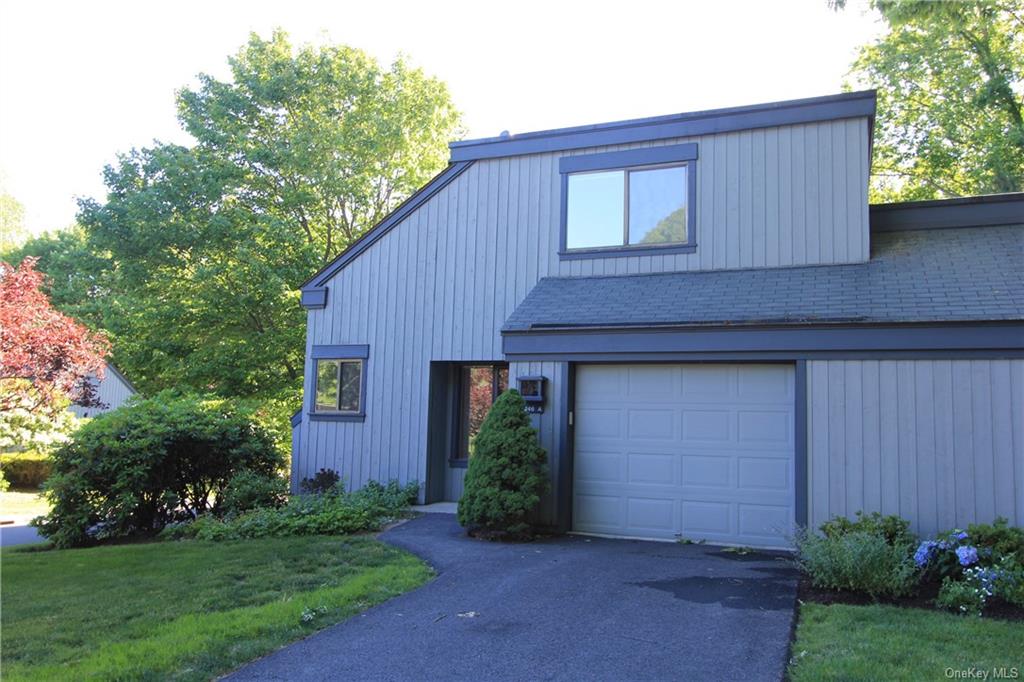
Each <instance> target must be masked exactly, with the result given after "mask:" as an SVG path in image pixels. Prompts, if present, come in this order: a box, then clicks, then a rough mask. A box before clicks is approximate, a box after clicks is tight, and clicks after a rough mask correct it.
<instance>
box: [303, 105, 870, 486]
mask: <svg viewBox="0 0 1024 682" xmlns="http://www.w3.org/2000/svg"><path fill="white" fill-rule="evenodd" d="M819 138H828V139H830V140H833V142H832V143H831V144H829V145H828V146H827V147H821V146H819V145H816V144H808V140H818V139H819ZM683 142H696V143H697V145H698V154H699V159H698V161H697V162H696V164H697V165H696V169H697V170H696V172H697V195H696V196H697V225H696V230H697V232H696V238H697V250H696V252H695V253H690V254H671V255H656V256H631V257H628V258H606V259H593V260H566V261H562V260H560V258H559V256H558V248H559V230H560V225H559V215H560V201H561V184H560V176H559V173H558V160H559V158H560V157H561V156H566V155H571V154H584V153H595V152H603V151H617V150H623V149H629V148H637V147H644V146H656V145H662V144H666V145H667V144H679V143H683ZM866 154H867V122H866V119H863V118H859V119H848V120H840V121H832V122H827V123H810V124H803V125H796V126H786V127H780V128H768V129H764V130H753V131H742V132H736V133H728V134H722V135H705V136H699V137H695V138H684V139H673V140H664V141H659V142H657V143H653V144H652V143H643V144H635V145H621V146H609V147H600V148H594V149H585V150H576V151H572V152H564V153H552V154H535V155H529V156H522V157H514V158H504V159H491V160H484V161H477V162H475V163H474V164H473V165H472V166H470V167H469V168H468V169H467V170H466V171H465V172H464V173H463V174H462V175H460V176H459V177H458V178H456V179H455V180H454V181H453V182H452V183H451V184H449V185H448V186H447V187H445V188H443V189H442V190H440V191H439V192H438V193H437V194H435V195H434V196H433V197H432V198H431V199H430V200H429V201H427V202H426V203H425V204H424V205H423V206H421V207H420V208H419V209H418V210H416V211H415V212H413V213H412V214H411V215H410V216H409V217H408V218H406V219H405V220H404V221H403V222H402V223H401V224H400V225H398V226H397V227H395V228H394V229H392V230H391V231H390V232H388V233H387V234H386V235H384V236H383V237H382V238H381V239H379V240H378V241H377V242H375V243H374V244H373V245H372V246H370V247H369V248H368V249H367V251H366V252H365V253H364V254H363V255H361V256H360V257H359V258H357V259H356V260H355V261H353V262H352V263H350V264H349V265H348V266H347V267H346V268H344V269H343V270H341V271H340V272H339V273H338V274H337V275H336V276H335V277H334V278H333V279H332V280H331V281H330V282H328V285H327V286H328V295H327V306H326V307H325V308H323V309H319V310H310V311H309V313H308V316H307V321H308V322H307V346H306V357H307V362H306V377H305V396H306V397H305V405H304V411H305V412H306V413H307V414H308V412H309V411H310V410H311V407H312V405H311V402H312V392H313V375H312V366H311V363H310V362H309V361H308V358H309V357H310V351H311V348H312V346H313V345H326V344H357V343H358V344H369V346H370V356H369V358H368V360H367V363H366V368H365V371H366V372H367V382H366V396H365V397H364V404H365V407H366V409H365V411H366V419H365V421H364V422H359V423H349V422H323V421H316V420H313V419H309V418H308V416H307V417H306V418H304V419H303V421H302V424H301V425H300V426H299V427H298V428H299V431H300V433H299V434H298V442H299V444H300V447H299V452H298V454H297V456H296V457H295V458H294V459H293V464H292V466H293V468H294V469H295V478H296V479H297V480H301V479H302V478H303V477H306V476H310V475H312V474H313V473H315V472H316V471H317V469H320V468H323V467H328V468H333V469H336V470H337V471H338V472H339V473H340V474H341V475H342V476H343V477H344V479H345V481H346V484H347V485H348V487H349V488H358V487H361V486H362V485H364V484H365V483H366V482H367V481H368V480H371V479H375V480H387V479H389V478H397V479H398V480H400V481H403V482H405V481H410V480H418V481H420V482H424V481H425V478H426V471H427V462H426V452H427V422H428V418H427V403H428V395H429V366H430V362H431V361H454V362H459V361H464V362H485V361H494V360H502V359H504V356H503V353H502V350H501V333H500V331H501V327H502V325H503V324H504V321H505V319H506V318H507V317H508V316H509V315H510V314H511V313H512V311H513V310H514V309H515V307H516V306H517V305H518V304H519V303H520V302H521V301H522V300H523V298H524V297H525V296H526V295H527V293H528V292H529V291H530V290H531V289H532V288H533V286H534V285H535V284H536V283H537V281H538V280H540V279H541V278H543V277H548V276H585V275H615V274H626V273H646V272H664V271H685V270H709V269H721V268H737V267H772V266H785V265H794V264H796V265H799V264H819V263H839V262H858V261H864V260H866V259H867V257H868V248H867V246H868V241H867V232H868V223H867V179H868V176H867V164H866V161H864V160H862V159H860V158H859V157H860V156H863V155H866ZM823 170H827V172H823ZM837 177H839V178H842V179H844V181H845V182H847V183H848V184H849V186H850V191H852V192H853V194H855V195H856V196H849V197H846V198H845V199H844V200H843V201H842V202H836V205H837V207H838V208H840V209H841V212H839V211H832V213H831V214H829V211H830V210H832V209H828V208H827V206H830V205H832V203H831V202H833V201H835V200H834V198H833V197H832V195H833V194H834V193H835V190H836V186H837V181H836V180H835V178H837ZM862 204H863V206H862ZM823 218H824V220H823ZM823 230H828V231H829V232H830V234H829V235H828V236H827V238H822V236H821V232H822V231H823ZM851 233H852V234H851ZM820 244H826V245H831V246H828V247H827V248H824V249H823V248H822V247H821V246H820ZM839 244H842V245H843V248H842V249H840V248H838V247H837V246H836V245H839ZM851 244H854V245H855V248H850V245H851ZM548 369H550V368H548ZM550 376H551V377H552V379H553V380H554V379H555V377H556V375H555V374H553V373H552V374H551V375H550ZM549 388H550V389H551V392H552V397H551V400H552V401H553V400H555V395H556V394H557V393H558V387H557V386H556V385H551V386H549ZM551 405H552V403H550V402H549V409H548V411H546V412H545V414H544V415H543V416H542V417H540V418H539V423H540V424H541V425H542V427H543V428H542V435H543V434H545V433H546V430H547V429H549V428H555V427H557V426H558V425H557V421H556V420H557V417H556V416H555V415H554V414H553V412H552V410H553V407H551ZM547 425H550V426H547ZM544 437H545V438H547V437H549V436H547V435H544ZM554 437H555V436H554V435H553V434H552V435H551V436H550V438H554ZM453 479H454V476H453ZM452 484H456V482H455V481H454V480H453V481H452Z"/></svg>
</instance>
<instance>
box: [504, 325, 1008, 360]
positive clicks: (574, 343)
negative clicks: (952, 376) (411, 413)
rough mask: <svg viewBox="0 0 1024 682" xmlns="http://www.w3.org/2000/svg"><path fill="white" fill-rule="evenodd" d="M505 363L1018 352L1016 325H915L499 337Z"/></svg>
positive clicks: (581, 331)
mask: <svg viewBox="0 0 1024 682" xmlns="http://www.w3.org/2000/svg"><path fill="white" fill-rule="evenodd" d="M502 347H503V350H504V353H505V355H506V356H507V357H508V358H509V359H510V360H514V361H519V362H521V361H523V358H522V357H520V356H530V357H538V358H544V359H548V360H557V359H567V360H568V359H577V358H578V357H579V356H581V355H589V356H590V357H594V356H597V357H608V358H614V357H616V356H621V355H622V354H643V355H650V354H660V355H661V356H662V357H665V356H669V357H671V356H672V355H674V354H684V353H744V352H746V353H751V354H754V355H757V356H764V355H765V354H768V353H781V354H783V355H784V354H786V353H790V354H795V355H796V357H804V356H805V355H806V354H807V353H809V352H819V351H833V352H842V351H847V352H849V351H854V352H856V351H961V350H971V351H977V350H997V351H1011V350H1012V351H1019V350H1022V349H1024V322H1006V323H988V324H977V323H972V324H946V325H940V324H921V325H877V326H854V325H821V326H803V327H795V326H794V327H774V328H773V327H753V328H733V329H730V328H723V327H710V328H708V327H689V328H679V327H675V328H647V329H636V328H627V329H608V328H604V329H593V328H580V329H550V330H548V329H545V330H535V331H530V332H508V331H506V332H503V333H502Z"/></svg>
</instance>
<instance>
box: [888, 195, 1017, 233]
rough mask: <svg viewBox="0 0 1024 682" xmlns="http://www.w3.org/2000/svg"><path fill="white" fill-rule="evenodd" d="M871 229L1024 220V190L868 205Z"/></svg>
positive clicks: (997, 223) (982, 224)
mask: <svg viewBox="0 0 1024 682" xmlns="http://www.w3.org/2000/svg"><path fill="white" fill-rule="evenodd" d="M870 215H871V231H872V232H895V231H898V230H931V229H944V228H950V227H990V226H993V225H1022V224H1024V192H1013V193H1010V194H987V195H982V196H976V197H962V198H959V199H940V200H937V201H907V202H902V203H897V204H874V205H873V206H871V214H870Z"/></svg>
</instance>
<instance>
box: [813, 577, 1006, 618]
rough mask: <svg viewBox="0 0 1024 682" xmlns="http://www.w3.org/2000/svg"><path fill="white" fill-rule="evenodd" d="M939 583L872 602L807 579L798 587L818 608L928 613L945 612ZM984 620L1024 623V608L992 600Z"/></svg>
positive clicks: (862, 595)
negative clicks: (831, 606)
mask: <svg viewBox="0 0 1024 682" xmlns="http://www.w3.org/2000/svg"><path fill="white" fill-rule="evenodd" d="M939 585H940V584H939V583H937V582H932V583H925V584H923V585H921V586H920V588H919V589H918V591H917V593H916V594H914V595H912V596H909V597H898V598H891V597H879V598H878V599H872V598H871V597H869V596H868V595H866V594H862V593H860V592H846V591H842V590H840V591H835V590H825V589H820V588H817V587H814V585H812V584H811V581H810V580H809V579H808V578H807V576H804V575H802V576H800V582H799V584H798V586H797V594H796V597H797V599H799V600H800V601H802V602H813V603H816V604H826V605H827V604H851V605H853V606H864V605H866V604H888V605H890V606H899V607H903V608H911V609H927V610H929V611H938V610H941V611H945V612H946V613H950V612H949V611H946V610H945V609H938V608H937V607H936V606H935V597H936V596H937V595H938V594H939ZM983 617H984V618H997V619H1000V620H1012V621H1024V608H1021V607H1020V606H1014V605H1013V604H1008V603H1006V602H1005V601H1003V600H1001V599H990V600H989V602H988V604H987V605H986V606H985V611H984V613H983Z"/></svg>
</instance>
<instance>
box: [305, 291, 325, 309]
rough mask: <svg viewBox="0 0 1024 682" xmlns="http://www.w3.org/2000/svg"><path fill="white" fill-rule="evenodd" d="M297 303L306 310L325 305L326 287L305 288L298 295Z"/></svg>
mask: <svg viewBox="0 0 1024 682" xmlns="http://www.w3.org/2000/svg"><path fill="white" fill-rule="evenodd" d="M299 303H300V304H301V305H302V307H303V308H305V309H306V310H313V309H316V308H326V307H327V287H317V288H312V289H305V290H303V292H302V293H301V294H300V295H299Z"/></svg>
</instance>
